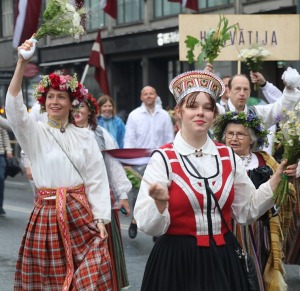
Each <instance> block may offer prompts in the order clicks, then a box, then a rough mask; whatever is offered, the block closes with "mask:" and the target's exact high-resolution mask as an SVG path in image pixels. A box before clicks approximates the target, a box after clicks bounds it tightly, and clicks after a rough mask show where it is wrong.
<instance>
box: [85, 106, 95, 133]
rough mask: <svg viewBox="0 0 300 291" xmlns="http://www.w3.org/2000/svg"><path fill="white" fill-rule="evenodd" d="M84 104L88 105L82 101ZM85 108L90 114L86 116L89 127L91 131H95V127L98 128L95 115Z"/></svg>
mask: <svg viewBox="0 0 300 291" xmlns="http://www.w3.org/2000/svg"><path fill="white" fill-rule="evenodd" d="M84 103H85V104H86V105H88V104H87V102H86V101H84ZM87 107H88V109H89V112H90V115H89V116H88V123H89V125H90V126H91V128H92V130H95V129H96V127H97V126H98V123H97V116H96V113H95V112H93V111H91V109H90V108H89V106H87Z"/></svg>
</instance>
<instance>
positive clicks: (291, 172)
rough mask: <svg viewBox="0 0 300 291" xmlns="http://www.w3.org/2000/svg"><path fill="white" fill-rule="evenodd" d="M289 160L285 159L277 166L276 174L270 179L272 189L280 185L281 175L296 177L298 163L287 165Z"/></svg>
mask: <svg viewBox="0 0 300 291" xmlns="http://www.w3.org/2000/svg"><path fill="white" fill-rule="evenodd" d="M286 164H287V160H283V161H282V162H281V163H280V165H279V166H278V168H277V171H276V172H275V174H274V175H273V176H272V178H271V179H270V186H271V188H272V190H273V191H274V190H275V189H276V187H277V186H278V184H279V182H280V180H281V175H282V174H285V175H287V176H289V177H296V170H297V166H298V164H292V165H289V166H287V167H286Z"/></svg>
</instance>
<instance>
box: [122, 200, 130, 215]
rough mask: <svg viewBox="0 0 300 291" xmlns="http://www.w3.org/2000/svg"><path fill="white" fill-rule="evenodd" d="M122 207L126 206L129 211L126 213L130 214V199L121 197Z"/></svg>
mask: <svg viewBox="0 0 300 291" xmlns="http://www.w3.org/2000/svg"><path fill="white" fill-rule="evenodd" d="M120 207H121V208H122V207H123V208H124V209H125V210H126V212H127V214H125V215H126V216H129V215H130V207H129V203H128V199H120Z"/></svg>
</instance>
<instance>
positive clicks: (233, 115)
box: [214, 111, 269, 148]
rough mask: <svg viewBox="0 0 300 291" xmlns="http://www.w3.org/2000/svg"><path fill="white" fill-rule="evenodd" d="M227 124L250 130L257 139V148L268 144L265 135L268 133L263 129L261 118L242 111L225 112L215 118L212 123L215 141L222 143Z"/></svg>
mask: <svg viewBox="0 0 300 291" xmlns="http://www.w3.org/2000/svg"><path fill="white" fill-rule="evenodd" d="M229 123H237V124H242V125H244V126H245V127H246V128H251V129H252V130H253V131H254V133H255V135H256V137H257V142H256V146H257V147H258V148H260V147H261V146H263V145H264V144H265V145H267V144H268V139H267V135H268V133H269V131H268V130H266V129H264V126H263V122H262V120H261V118H260V117H258V116H255V115H253V114H251V113H250V114H246V113H245V112H243V111H242V112H236V111H234V112H231V111H230V112H226V113H225V114H221V115H219V116H218V117H217V118H216V121H215V123H214V137H215V139H216V140H217V141H219V142H222V139H223V135H224V131H225V128H226V126H227V124H229Z"/></svg>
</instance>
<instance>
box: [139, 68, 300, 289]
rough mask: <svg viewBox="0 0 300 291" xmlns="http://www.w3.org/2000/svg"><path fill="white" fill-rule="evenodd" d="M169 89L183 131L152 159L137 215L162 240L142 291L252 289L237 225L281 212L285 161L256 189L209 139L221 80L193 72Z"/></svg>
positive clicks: (233, 159)
mask: <svg viewBox="0 0 300 291" xmlns="http://www.w3.org/2000/svg"><path fill="white" fill-rule="evenodd" d="M187 84H188V86H187ZM169 88H170V91H171V92H172V93H173V95H174V97H175V100H176V102H177V105H178V107H179V110H178V117H179V118H180V120H181V130H180V131H179V132H178V133H177V134H176V137H175V140H174V142H173V143H170V144H166V145H164V146H162V147H161V148H160V149H159V150H158V151H157V152H154V154H153V155H152V157H151V160H150V162H149V164H148V166H147V168H146V170H145V173H144V176H143V180H142V182H141V187H140V191H139V194H138V198H137V202H136V206H135V209H134V217H135V219H136V221H137V225H138V229H139V230H141V231H143V232H144V233H146V234H148V235H152V236H159V237H158V239H157V241H156V243H155V245H154V247H153V250H152V252H151V254H150V256H149V258H148V262H147V264H146V269H145V273H144V277H143V282H142V286H141V291H155V290H172V291H182V290H185V291H194V290H202V291H219V290H222V291H232V290H241V291H244V290H249V289H248V285H247V282H246V275H245V273H244V269H243V265H242V262H241V261H240V260H239V257H238V255H237V254H236V251H235V250H236V243H237V242H236V238H235V236H234V235H233V233H232V232H231V231H230V230H231V225H230V220H231V217H233V218H235V219H236V220H237V221H238V222H239V223H242V224H249V223H252V222H253V221H254V220H255V219H257V217H259V216H261V215H262V214H263V213H265V212H266V211H267V210H268V209H270V208H271V207H273V206H274V200H273V191H274V189H275V188H276V187H277V185H278V183H279V181H280V179H281V174H282V173H283V169H284V166H285V164H286V161H285V162H283V163H281V164H280V166H279V167H278V170H277V171H276V172H275V173H274V175H273V176H272V178H271V179H270V180H269V181H268V182H266V183H264V184H262V185H261V186H260V188H259V189H257V190H256V189H255V187H254V185H253V183H252V182H251V180H250V179H249V177H248V176H247V173H246V170H245V168H244V166H243V163H242V160H241V158H240V157H238V156H237V155H235V154H234V153H233V151H232V149H231V148H229V147H227V146H225V145H223V144H218V143H215V142H213V141H212V140H211V139H210V138H209V136H208V130H209V129H210V128H211V126H212V123H213V122H214V119H215V117H216V115H217V114H218V110H217V105H216V100H217V98H218V97H219V96H220V95H222V93H223V92H224V84H223V82H222V81H221V79H219V78H218V77H217V76H216V75H214V74H212V73H210V72H206V71H191V72H187V73H183V74H181V75H179V76H177V77H175V78H174V79H173V80H172V81H171V83H170V86H169ZM285 171H287V173H286V174H287V175H289V171H288V170H285ZM293 172H294V171H293Z"/></svg>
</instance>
